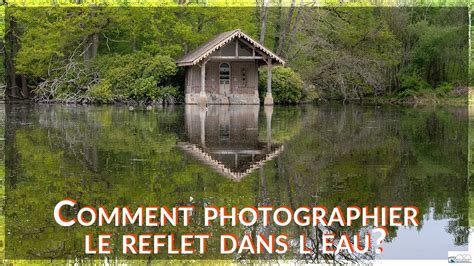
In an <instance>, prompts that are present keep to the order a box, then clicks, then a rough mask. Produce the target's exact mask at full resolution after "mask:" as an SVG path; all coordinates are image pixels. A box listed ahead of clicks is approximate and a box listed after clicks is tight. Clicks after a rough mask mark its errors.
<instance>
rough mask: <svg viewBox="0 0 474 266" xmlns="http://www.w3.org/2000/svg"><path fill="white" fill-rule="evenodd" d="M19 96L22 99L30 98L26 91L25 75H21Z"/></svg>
mask: <svg viewBox="0 0 474 266" xmlns="http://www.w3.org/2000/svg"><path fill="white" fill-rule="evenodd" d="M20 76H21V94H22V96H23V98H25V99H28V98H29V97H30V92H29V91H28V83H27V80H26V76H25V74H21V75H20Z"/></svg>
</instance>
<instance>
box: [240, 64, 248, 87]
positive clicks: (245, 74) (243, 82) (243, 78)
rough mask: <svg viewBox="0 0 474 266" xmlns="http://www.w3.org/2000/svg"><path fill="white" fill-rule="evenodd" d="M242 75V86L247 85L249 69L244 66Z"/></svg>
mask: <svg viewBox="0 0 474 266" xmlns="http://www.w3.org/2000/svg"><path fill="white" fill-rule="evenodd" d="M241 77H242V81H241V83H242V87H245V86H247V69H245V68H242V73H241Z"/></svg>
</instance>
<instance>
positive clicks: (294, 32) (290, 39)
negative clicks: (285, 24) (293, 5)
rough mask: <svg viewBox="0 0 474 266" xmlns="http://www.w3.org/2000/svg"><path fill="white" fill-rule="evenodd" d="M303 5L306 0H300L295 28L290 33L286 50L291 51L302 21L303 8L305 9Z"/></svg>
mask: <svg viewBox="0 0 474 266" xmlns="http://www.w3.org/2000/svg"><path fill="white" fill-rule="evenodd" d="M303 5H304V0H300V5H299V7H298V11H296V17H295V22H294V23H293V28H292V30H291V33H290V38H289V40H288V45H287V46H286V51H290V48H291V43H292V42H293V39H294V38H295V35H296V30H297V29H298V23H299V22H300V19H301V10H302V9H303Z"/></svg>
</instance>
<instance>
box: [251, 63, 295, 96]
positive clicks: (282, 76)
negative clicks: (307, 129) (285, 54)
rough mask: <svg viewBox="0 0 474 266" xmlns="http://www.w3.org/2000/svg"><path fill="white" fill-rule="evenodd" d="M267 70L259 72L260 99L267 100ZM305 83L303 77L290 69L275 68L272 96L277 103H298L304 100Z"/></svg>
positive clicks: (273, 70) (273, 71)
mask: <svg viewBox="0 0 474 266" xmlns="http://www.w3.org/2000/svg"><path fill="white" fill-rule="evenodd" d="M267 78H268V75H267V69H266V68H262V69H260V71H259V80H258V89H259V95H260V98H261V99H263V98H265V94H266V92H267ZM303 86H304V84H303V81H302V80H301V77H300V76H299V75H298V74H297V73H295V72H294V71H293V70H292V69H291V68H288V67H281V66H277V67H273V69H272V95H273V101H274V102H275V103H284V104H286V103H298V102H300V101H301V99H302V92H303Z"/></svg>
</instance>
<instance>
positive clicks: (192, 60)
mask: <svg viewBox="0 0 474 266" xmlns="http://www.w3.org/2000/svg"><path fill="white" fill-rule="evenodd" d="M235 38H243V39H245V40H246V41H248V42H250V43H251V44H252V45H253V46H255V47H256V48H257V49H259V50H260V51H261V52H263V53H265V54H266V55H268V56H269V57H270V58H272V59H274V60H275V61H276V62H277V63H280V64H282V65H284V64H285V61H284V60H283V59H281V58H280V57H279V56H277V55H276V54H274V53H273V52H272V51H270V50H269V49H267V48H265V47H264V46H263V45H261V44H260V43H258V42H257V41H255V40H254V39H252V38H251V37H250V36H248V35H247V34H245V33H243V32H242V31H241V30H240V29H236V30H232V31H226V32H223V33H221V34H219V35H217V36H216V37H214V38H213V39H211V40H210V41H208V42H206V43H204V44H202V45H201V46H199V47H198V48H196V49H194V50H193V51H191V52H190V53H188V54H186V55H185V56H183V57H182V58H180V59H179V60H176V63H177V64H178V66H190V65H195V64H197V63H199V62H201V61H202V60H203V59H205V58H206V57H208V56H209V55H211V54H212V53H213V52H215V51H216V50H218V49H219V48H221V47H223V46H224V45H226V44H227V43H229V42H231V41H232V40H234V39H235Z"/></svg>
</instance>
